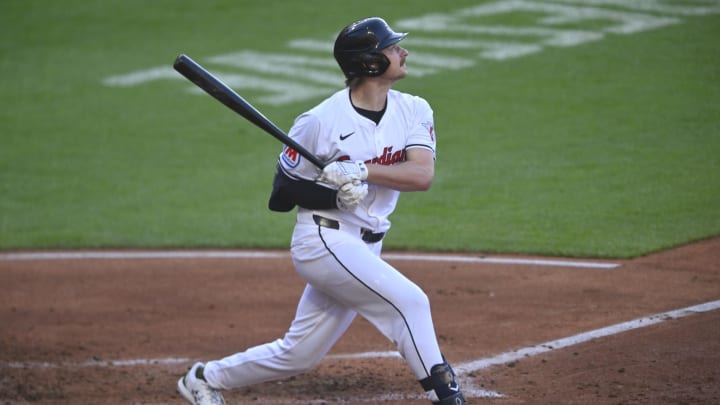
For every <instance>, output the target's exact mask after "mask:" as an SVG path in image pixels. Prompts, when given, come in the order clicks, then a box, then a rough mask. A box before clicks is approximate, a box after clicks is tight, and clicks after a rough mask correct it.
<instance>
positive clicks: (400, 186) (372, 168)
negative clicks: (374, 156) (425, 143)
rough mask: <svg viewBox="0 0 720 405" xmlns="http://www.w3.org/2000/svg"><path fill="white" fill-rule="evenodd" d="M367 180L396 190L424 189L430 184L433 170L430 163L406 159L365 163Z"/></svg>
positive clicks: (428, 187)
mask: <svg viewBox="0 0 720 405" xmlns="http://www.w3.org/2000/svg"><path fill="white" fill-rule="evenodd" d="M367 167H368V178H367V182H368V183H371V184H377V185H379V186H384V187H388V188H392V189H395V190H398V191H425V190H428V189H430V186H431V185H432V181H433V177H434V175H435V170H434V167H433V165H432V164H427V163H421V162H414V161H407V162H403V163H400V164H397V165H392V166H383V165H377V164H372V165H367Z"/></svg>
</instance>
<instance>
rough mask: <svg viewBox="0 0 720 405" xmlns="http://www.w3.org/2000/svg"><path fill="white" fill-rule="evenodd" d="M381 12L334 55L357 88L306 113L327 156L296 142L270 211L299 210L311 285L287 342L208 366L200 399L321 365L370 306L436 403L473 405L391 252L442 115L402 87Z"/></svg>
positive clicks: (423, 177)
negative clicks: (396, 216) (404, 201)
mask: <svg viewBox="0 0 720 405" xmlns="http://www.w3.org/2000/svg"><path fill="white" fill-rule="evenodd" d="M406 35H407V33H397V32H394V31H393V30H392V29H391V28H390V27H389V26H388V25H387V23H386V22H385V21H384V20H383V19H381V18H377V17H373V18H366V19H363V20H360V21H356V22H354V23H352V24H350V25H348V26H347V27H345V28H344V29H343V30H342V31H341V32H340V33H339V35H338V37H337V39H336V41H335V46H334V56H335V59H336V60H337V62H338V64H339V65H340V68H341V70H342V71H343V73H344V74H345V77H346V79H347V80H346V88H344V89H343V90H340V91H338V92H336V93H335V94H333V95H331V96H330V97H329V98H327V99H326V100H324V101H322V102H321V103H320V104H319V105H317V106H316V107H314V108H312V109H311V110H309V111H307V112H305V113H304V114H301V115H300V116H299V117H298V118H297V119H296V120H295V122H294V124H293V126H292V128H291V129H290V131H289V134H288V135H289V136H290V137H292V138H293V139H295V140H296V141H297V142H298V143H300V144H301V145H303V146H305V147H306V148H307V149H308V150H309V151H311V152H312V153H314V154H315V155H316V156H318V157H319V158H320V160H322V161H325V162H332V163H330V164H328V165H327V166H326V167H325V168H324V169H323V170H320V169H318V168H316V167H315V166H313V165H312V164H311V163H310V162H308V161H307V160H305V159H303V158H302V157H301V156H300V155H299V154H297V153H296V152H295V151H294V150H292V149H290V148H288V147H285V149H284V150H283V151H282V153H281V154H280V157H279V163H278V168H277V172H276V174H275V179H274V182H273V191H272V194H271V196H270V202H269V207H270V209H271V210H274V211H290V210H292V209H294V208H295V207H297V223H296V225H295V228H294V231H293V235H292V242H291V255H292V260H293V264H294V266H295V269H296V271H297V273H298V274H299V275H300V276H301V277H302V278H303V279H304V280H305V281H306V282H307V285H306V287H305V290H304V292H303V294H302V297H301V298H300V302H299V303H298V306H297V312H296V315H295V319H294V320H293V322H292V324H291V325H290V329H289V330H288V331H287V333H286V334H285V336H284V337H283V338H281V339H278V340H275V341H273V342H269V343H266V344H262V345H259V346H256V347H252V348H249V349H247V350H246V351H244V352H241V353H236V354H233V355H230V356H228V357H225V358H223V359H219V360H214V361H209V362H207V363H205V364H203V363H197V364H195V365H194V366H193V367H192V368H191V369H190V371H189V372H188V373H187V374H186V375H185V376H184V377H182V378H180V380H179V381H178V390H179V391H180V393H181V394H182V395H183V396H184V397H185V398H186V399H187V400H188V401H189V402H190V403H192V404H195V405H201V404H223V403H224V399H223V396H222V394H221V390H232V389H236V388H240V387H244V386H248V385H252V384H258V383H262V382H266V381H272V380H278V379H283V378H287V377H290V376H292V375H296V374H299V373H302V372H305V371H307V370H309V369H311V368H313V367H315V366H316V365H318V364H319V363H320V361H321V360H322V359H323V357H324V356H325V355H326V354H327V353H328V351H329V350H330V349H331V348H332V346H333V344H335V342H336V341H337V340H338V339H339V338H340V337H341V336H342V335H343V333H344V332H345V331H346V330H347V328H348V327H349V326H350V324H351V323H352V321H353V319H355V317H356V316H357V315H358V314H359V315H360V316H362V317H364V318H365V319H367V320H368V321H369V322H370V323H372V324H373V325H374V326H375V327H376V328H377V329H378V330H379V331H380V332H382V333H383V334H384V335H385V336H386V337H387V338H388V339H390V340H391V341H393V342H395V343H396V344H397V349H398V351H399V352H400V354H401V355H402V357H403V359H405V361H406V362H407V364H408V366H409V367H410V369H411V370H412V372H413V374H414V375H415V377H416V378H417V380H418V381H419V383H420V385H421V386H422V388H423V389H424V390H425V391H427V392H434V394H435V397H436V400H435V401H434V402H433V403H434V404H441V405H446V404H453V405H460V404H465V398H464V397H463V395H462V393H461V391H460V388H459V386H458V384H457V382H456V381H455V373H454V372H453V370H452V368H451V367H450V365H448V363H447V362H446V361H445V358H444V357H443V355H442V353H441V352H440V348H439V346H438V341H437V337H436V334H435V330H434V326H433V321H432V318H431V313H430V304H429V301H428V297H427V295H426V294H425V293H424V292H423V291H422V290H421V289H420V287H418V286H417V285H416V284H414V283H413V282H412V281H410V280H409V279H407V278H406V277H405V276H404V275H402V274H401V273H400V272H399V271H397V270H396V269H395V268H393V267H392V266H391V265H390V264H388V263H386V262H385V261H384V260H383V259H382V258H381V257H380V252H381V248H382V243H383V237H384V236H385V234H386V233H387V232H388V230H389V229H390V221H389V219H388V217H389V216H390V214H391V213H392V212H393V211H394V209H395V206H396V203H397V201H398V197H399V195H400V192H402V191H424V190H427V189H429V188H430V185H431V183H432V180H433V175H434V162H435V142H436V139H435V132H434V131H435V130H434V124H433V111H432V109H431V108H430V106H429V104H428V103H427V102H426V101H425V100H424V99H422V98H420V97H416V96H412V95H409V94H404V93H401V92H399V91H396V90H392V86H393V84H394V83H395V82H396V81H398V80H400V79H402V78H404V77H405V76H406V74H407V67H406V65H405V60H406V58H407V57H408V52H407V50H405V49H404V48H402V47H401V46H400V45H398V43H399V42H400V41H401V40H402V39H403V38H405V36H406Z"/></svg>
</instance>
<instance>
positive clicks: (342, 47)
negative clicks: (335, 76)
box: [333, 17, 407, 79]
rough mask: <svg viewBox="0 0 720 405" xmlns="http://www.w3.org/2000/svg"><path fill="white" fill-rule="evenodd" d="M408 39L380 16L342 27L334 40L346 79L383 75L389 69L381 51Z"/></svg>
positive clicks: (335, 51)
mask: <svg viewBox="0 0 720 405" xmlns="http://www.w3.org/2000/svg"><path fill="white" fill-rule="evenodd" d="M405 36H407V33H406V32H395V31H393V30H392V28H390V26H389V25H388V24H387V23H386V22H385V20H383V19H382V18H379V17H370V18H365V19H362V20H359V21H356V22H354V23H352V24H350V25H348V26H347V27H345V28H343V30H342V31H340V34H338V37H337V39H336V40H335V48H334V51H333V54H334V55H335V60H336V61H337V63H338V65H340V69H341V70H342V71H343V73H344V74H345V77H346V78H348V79H352V78H354V77H361V76H370V77H372V76H380V75H382V74H383V73H385V71H386V70H387V68H388V66H390V61H389V60H388V58H387V57H386V56H385V55H383V53H382V52H381V50H383V49H385V48H387V47H388V46H390V45H394V44H396V43H398V42H400V40H402V39H403V38H405Z"/></svg>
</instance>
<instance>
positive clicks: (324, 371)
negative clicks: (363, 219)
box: [0, 239, 720, 405]
mask: <svg viewBox="0 0 720 405" xmlns="http://www.w3.org/2000/svg"><path fill="white" fill-rule="evenodd" d="M544 259H548V258H544ZM388 261H390V262H391V263H393V264H394V265H395V266H396V267H397V268H398V269H400V270H401V271H402V272H403V273H405V274H407V275H408V276H409V277H410V278H411V279H413V280H415V281H416V282H417V283H418V284H419V285H420V286H421V287H423V288H424V289H425V291H426V292H427V293H428V295H429V296H430V299H431V303H432V305H433V316H434V320H435V324H436V327H437V332H438V335H439V339H440V343H441V346H442V348H443V350H444V352H445V355H446V356H447V358H448V359H449V360H450V361H451V363H453V364H462V363H466V362H470V361H474V360H478V359H483V358H488V357H493V356H495V355H497V354H499V353H504V352H508V351H512V350H516V349H520V348H524V347H529V346H534V345H537V344H540V343H543V342H548V341H552V340H554V339H559V338H564V337H567V336H573V335H576V334H579V333H583V332H587V331H590V330H594V329H598V328H603V327H606V326H610V325H615V324H619V323H622V322H626V321H630V320H634V319H638V318H643V317H646V316H648V315H652V314H657V313H662V312H666V311H671V310H676V309H681V308H686V307H689V306H694V305H698V304H703V303H707V302H714V301H717V300H719V299H720V239H712V240H708V241H704V242H700V243H695V244H692V245H688V246H684V247H681V248H678V249H675V250H672V251H668V252H662V253H658V254H654V255H650V256H647V257H642V258H638V259H634V260H624V261H612V262H615V263H620V264H621V266H620V267H618V268H615V269H588V268H576V267H552V266H537V265H510V264H490V263H461V262H426V261H420V262H411V261H405V260H403V261H393V260H388ZM0 286H2V293H1V295H0V325H2V326H1V329H0V403H3V404H4V403H8V404H16V403H38V404H64V403H72V404H182V403H183V401H182V399H181V398H180V397H179V395H178V394H177V393H176V391H175V382H176V380H177V378H178V377H179V376H180V375H181V374H183V373H184V371H185V370H186V369H187V367H188V366H190V365H191V364H192V363H193V362H194V361H196V360H207V359H212V358H216V357H221V356H224V355H227V354H231V353H234V352H237V351H241V350H243V349H245V348H246V347H248V346H250V345H255V344H258V343H262V342H265V341H268V340H271V339H276V338H278V337H281V336H282V334H283V333H284V331H285V329H286V328H287V326H288V324H289V322H290V320H291V319H292V316H293V314H294V309H295V303H296V300H297V298H298V297H299V295H300V293H301V291H302V288H303V282H302V281H301V279H300V278H299V277H298V276H297V275H296V274H295V272H294V271H293V269H292V266H291V263H290V259H289V257H286V256H283V257H282V258H279V259H237V258H236V259H194V260H191V259H130V260H128V259H124V260H123V259H104V260H90V259H81V260H0ZM392 350H394V347H392V345H391V344H390V343H389V342H387V341H386V340H385V339H384V338H383V337H382V336H381V335H380V334H379V333H378V332H377V331H376V330H374V329H373V328H372V327H371V326H370V325H369V324H368V323H367V322H365V321H364V320H362V319H358V320H357V321H356V322H355V323H354V324H353V326H352V327H351V328H350V330H349V331H348V333H347V334H346V335H345V336H344V337H343V338H342V339H341V340H340V342H339V343H338V344H337V346H336V347H335V348H334V349H333V350H332V352H331V355H337V354H347V353H362V352H385V351H392ZM142 359H146V360H150V363H149V364H145V363H141V362H140V363H137V362H136V363H134V364H128V363H117V362H115V363H112V362H113V361H124V360H135V361H138V360H142ZM153 359H174V361H169V362H167V363H157V362H153V361H152V360H153ZM462 377H463V379H464V381H465V382H466V383H469V384H471V385H472V386H473V387H475V388H478V389H483V390H487V391H489V392H496V393H500V394H502V395H503V397H501V398H490V397H475V398H469V401H468V402H469V403H471V404H497V405H507V404H638V403H641V404H718V403H720V311H719V310H711V311H707V312H703V313H698V314H693V315H689V316H687V317H683V318H678V319H668V320H666V321H665V322H662V323H659V324H655V325H652V326H647V327H643V328H639V329H635V330H632V331H627V332H623V333H618V334H614V335H611V336H607V337H603V338H599V339H595V340H591V341H588V342H585V343H581V344H578V345H574V346H571V347H568V348H564V349H557V350H551V351H549V352H547V353H543V354H538V355H535V356H529V357H526V358H522V359H520V360H518V361H512V362H509V363H506V364H501V365H496V366H492V367H488V368H483V369H479V370H475V371H472V372H470V373H466V374H465V375H463V376H462ZM226 399H227V401H228V403H237V404H266V403H267V404H322V403H327V404H332V403H342V404H372V403H379V404H401V403H402V404H411V405H413V404H428V403H429V402H428V401H427V400H426V399H424V398H423V397H422V396H421V392H420V387H419V385H418V384H417V383H416V382H415V381H413V379H412V377H411V375H410V373H409V371H408V370H407V369H406V367H405V365H404V363H402V362H401V361H400V360H398V359H397V358H371V359H349V358H339V357H333V358H328V359H326V360H325V361H324V362H323V363H322V364H321V365H320V366H319V367H318V368H316V369H315V370H313V371H311V372H309V373H307V374H304V375H302V376H298V377H294V378H291V379H289V380H286V381H280V382H273V383H267V384H263V385H260V386H256V387H251V388H247V389H243V390H239V391H235V392H231V393H227V394H226Z"/></svg>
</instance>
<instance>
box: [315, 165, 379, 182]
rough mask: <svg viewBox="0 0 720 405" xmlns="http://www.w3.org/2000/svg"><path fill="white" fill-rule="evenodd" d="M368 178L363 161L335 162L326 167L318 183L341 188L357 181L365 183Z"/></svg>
mask: <svg viewBox="0 0 720 405" xmlns="http://www.w3.org/2000/svg"><path fill="white" fill-rule="evenodd" d="M367 176H368V170H367V166H365V162H363V161H362V160H356V161H354V162H350V161H344V162H333V163H330V164H329V165H327V166H325V168H324V169H323V172H322V174H321V175H320V178H319V179H318V181H320V182H323V183H325V184H330V185H332V186H334V187H335V188H340V187H342V186H343V185H345V184H347V183H352V182H353V181H355V180H359V181H363V180H365V179H367Z"/></svg>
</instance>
